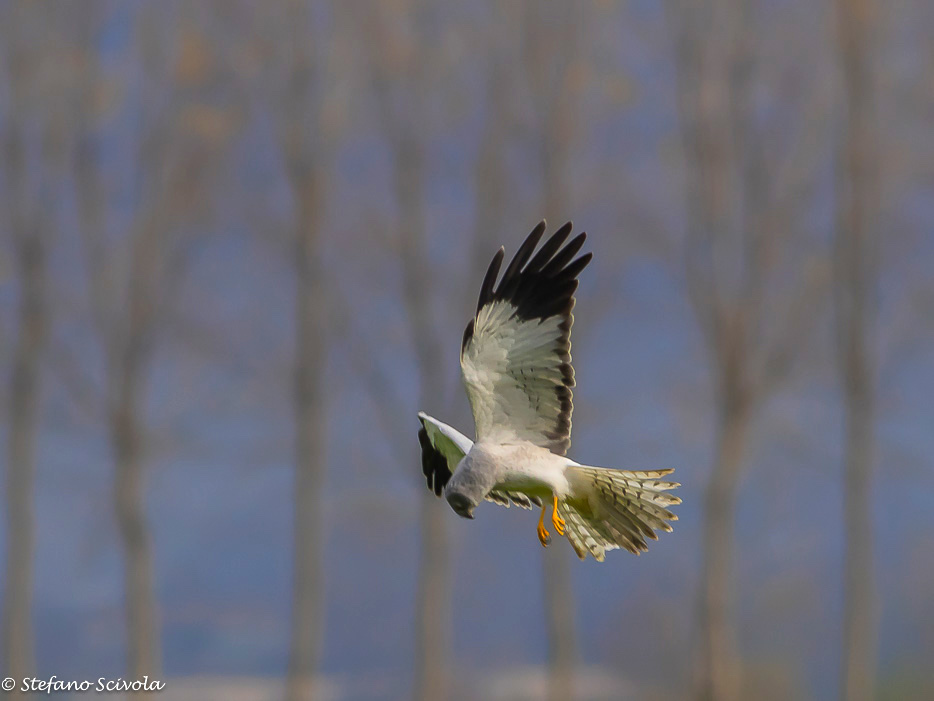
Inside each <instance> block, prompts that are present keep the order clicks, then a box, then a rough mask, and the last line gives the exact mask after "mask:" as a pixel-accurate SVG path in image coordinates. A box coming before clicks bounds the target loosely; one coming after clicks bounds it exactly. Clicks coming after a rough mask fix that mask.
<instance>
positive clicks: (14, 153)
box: [0, 2, 74, 695]
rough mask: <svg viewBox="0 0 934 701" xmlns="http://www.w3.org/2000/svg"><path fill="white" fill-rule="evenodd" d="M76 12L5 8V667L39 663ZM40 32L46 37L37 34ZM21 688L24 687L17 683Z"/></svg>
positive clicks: (28, 671)
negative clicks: (40, 564) (52, 262)
mask: <svg viewBox="0 0 934 701" xmlns="http://www.w3.org/2000/svg"><path fill="white" fill-rule="evenodd" d="M67 30H68V26H67V20H66V19H65V18H63V17H61V16H60V14H59V13H56V12H54V11H51V10H50V9H49V8H48V7H47V6H45V5H42V4H34V3H26V2H12V3H8V4H6V5H4V6H3V8H2V15H0V50H2V60H0V65H2V66H3V67H4V68H5V73H6V78H7V79H8V80H7V86H6V97H7V102H6V105H5V107H6V110H5V114H4V119H3V122H2V125H0V148H2V153H3V158H2V168H3V170H2V179H3V184H4V187H3V189H2V193H3V196H2V197H0V207H2V208H3V210H4V211H5V214H6V215H7V218H6V221H5V222H4V226H3V227H2V228H3V230H5V231H6V232H7V237H6V238H7V240H6V241H3V243H4V244H5V245H6V246H8V247H9V250H10V251H11V254H12V255H11V256H10V258H11V259H12V262H13V264H12V271H13V273H14V275H13V279H14V280H15V281H16V282H17V287H18V290H19V296H18V313H17V319H16V331H15V345H14V348H13V355H12V359H11V367H10V375H9V382H10V384H9V395H8V397H7V402H8V407H9V409H8V411H9V420H10V423H9V430H8V433H7V444H6V451H7V457H8V462H7V470H6V494H5V496H6V502H7V508H6V509H5V512H6V518H7V531H6V532H7V538H8V541H7V548H6V563H5V569H4V572H5V578H6V585H5V592H6V597H5V601H4V607H3V608H4V613H3V631H2V640H0V646H2V650H3V661H2V665H0V666H2V667H3V668H4V669H5V670H6V674H7V675H9V676H11V677H13V678H16V679H20V678H23V677H26V676H30V675H32V674H34V673H35V672H36V666H35V659H34V636H33V629H32V594H33V591H32V590H33V550H34V540H35V538H34V534H35V522H34V513H33V501H34V495H33V492H34V483H35V472H36V444H37V439H38V434H39V426H40V421H41V411H40V407H41V402H40V400H41V394H42V382H41V380H42V375H43V372H42V370H43V365H44V363H43V360H44V357H45V354H46V349H47V346H48V341H49V335H50V334H49V329H50V325H51V321H52V318H51V317H52V309H51V301H50V295H49V287H50V284H49V283H50V278H49V257H50V249H51V247H52V244H53V243H54V241H55V240H56V239H57V238H58V236H59V234H58V232H57V226H58V221H57V219H56V217H57V215H58V214H59V210H58V207H57V204H56V203H57V202H59V201H60V199H61V194H62V189H63V187H64V185H65V182H66V181H65V177H64V176H65V174H66V172H67V169H66V168H65V166H66V163H67V143H68V136H69V130H68V109H67V107H68V102H69V100H70V99H71V98H72V97H73V94H74V85H73V84H72V82H71V80H70V78H71V72H70V71H69V70H68V68H67V67H63V66H62V64H63V63H66V65H67V62H66V59H67V57H68V56H69V55H70V51H71V49H72V48H73V47H72V45H71V43H70V41H69V38H70V37H69V33H68V31H67ZM38 35H42V36H44V37H45V40H44V41H43V42H41V43H39V42H36V41H35V38H36V36H38ZM13 694H14V695H18V694H19V691H18V689H17V690H14V692H13Z"/></svg>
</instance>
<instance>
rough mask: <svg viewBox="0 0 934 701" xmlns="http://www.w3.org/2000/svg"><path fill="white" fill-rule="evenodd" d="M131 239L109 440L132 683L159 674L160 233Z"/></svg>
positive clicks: (145, 227) (150, 228)
mask: <svg viewBox="0 0 934 701" xmlns="http://www.w3.org/2000/svg"><path fill="white" fill-rule="evenodd" d="M138 226H139V227H140V228H139V229H138V230H137V231H136V232H134V234H133V236H134V240H133V244H132V246H133V247H132V251H131V270H130V288H129V291H128V293H127V303H126V308H125V310H124V311H123V313H124V316H123V318H122V320H121V322H122V323H120V324H119V330H116V329H117V327H114V331H113V332H112V333H113V336H112V337H111V343H113V345H111V347H110V357H109V364H110V376H109V377H108V391H109V396H110V401H109V405H110V417H109V418H110V440H111V446H112V450H113V453H114V470H115V474H114V493H113V498H114V510H115V513H116V516H117V526H118V528H119V532H120V540H121V546H122V548H123V559H124V563H123V566H124V585H125V589H124V597H125V608H126V625H127V674H129V675H130V676H131V677H132V678H134V679H139V678H142V676H143V675H147V674H148V675H149V676H150V677H153V676H156V675H158V674H160V672H161V671H162V655H161V651H160V638H161V634H160V631H159V621H158V614H157V605H156V594H155V584H154V581H153V578H154V574H153V573H154V568H153V557H152V541H151V539H150V534H149V525H148V522H147V518H146V497H145V493H146V490H145V476H144V461H145V445H144V438H143V436H144V429H143V426H144V412H145V397H146V386H147V378H146V373H147V372H148V369H149V361H150V359H151V356H152V343H151V341H152V333H153V326H152V325H153V322H154V316H155V309H156V304H157V303H156V299H155V297H156V293H157V290H158V283H157V278H158V275H159V269H160V264H159V256H158V252H159V246H160V243H159V242H160V234H161V233H163V232H162V231H161V230H160V229H159V228H158V227H157V226H155V224H154V223H153V222H151V221H146V220H145V219H144V220H143V221H141V222H140V223H139V224H138Z"/></svg>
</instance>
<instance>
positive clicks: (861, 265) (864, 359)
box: [834, 0, 879, 701]
mask: <svg viewBox="0 0 934 701" xmlns="http://www.w3.org/2000/svg"><path fill="white" fill-rule="evenodd" d="M873 14H874V10H873V3H872V0H837V2H836V15H837V32H838V46H839V52H840V64H841V68H842V88H843V91H842V97H843V109H842V113H841V119H842V134H841V138H840V142H839V150H838V154H837V164H836V175H837V182H836V200H837V201H836V251H835V264H836V267H835V285H834V293H835V294H834V302H835V308H836V316H837V365H838V368H839V372H840V379H841V383H842V385H843V394H844V398H845V401H844V411H845V415H846V419H845V424H846V429H845V430H846V438H845V440H846V448H845V458H844V460H845V468H844V475H845V476H844V538H845V544H846V545H845V547H846V554H845V566H844V581H845V584H844V606H843V616H844V621H843V634H844V637H843V669H842V675H841V687H840V698H841V699H842V700H843V701H865V700H868V699H871V698H874V697H875V691H876V659H875V624H874V611H875V605H874V597H873V557H872V494H871V489H872V465H873V457H874V449H875V440H874V419H873V416H874V404H875V389H874V388H875V374H876V371H875V363H874V359H873V353H872V343H871V339H872V337H873V318H874V314H873V310H874V299H875V297H876V277H877V268H878V259H879V250H878V241H877V240H876V236H875V232H874V220H875V214H876V209H877V207H878V203H879V191H878V156H877V153H878V147H877V144H876V141H877V139H876V129H875V125H874V109H873V102H874V80H873V66H872V56H873V46H874V44H875V42H874V31H873V20H874V18H873Z"/></svg>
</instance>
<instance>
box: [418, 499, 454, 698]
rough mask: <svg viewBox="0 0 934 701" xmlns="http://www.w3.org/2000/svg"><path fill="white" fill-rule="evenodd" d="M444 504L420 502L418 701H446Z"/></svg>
mask: <svg viewBox="0 0 934 701" xmlns="http://www.w3.org/2000/svg"><path fill="white" fill-rule="evenodd" d="M443 507H444V503H443V502H442V501H440V500H439V499H438V498H436V497H435V495H434V494H432V493H431V492H428V491H424V493H423V494H422V499H421V539H420V540H419V558H420V559H419V568H418V569H419V580H418V589H419V591H418V604H417V607H418V608H417V612H416V622H415V625H416V631H415V634H416V650H415V684H416V687H415V695H414V698H416V699H419V701H442V700H443V699H446V698H447V682H448V672H449V670H448V666H447V662H448V647H447V646H448V609H449V605H448V602H449V597H448V593H447V591H448V574H447V573H448V554H447V553H448V538H447V528H446V524H445V521H444V516H445V514H444V511H443Z"/></svg>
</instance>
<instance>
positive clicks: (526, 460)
mask: <svg viewBox="0 0 934 701" xmlns="http://www.w3.org/2000/svg"><path fill="white" fill-rule="evenodd" d="M576 464H577V463H575V462H574V461H572V460H569V459H568V458H566V457H563V456H561V455H555V454H554V453H552V452H551V451H550V450H546V449H545V448H539V447H538V446H537V445H532V444H531V443H517V444H504V443H489V442H483V443H474V444H473V447H472V448H471V449H470V452H469V453H467V455H465V456H464V459H463V460H462V461H461V462H460V464H459V465H458V466H457V469H456V470H455V471H454V474H453V475H452V476H451V483H453V484H454V485H455V486H456V485H457V484H458V483H459V482H460V480H461V479H476V475H477V474H487V473H489V474H492V475H494V476H495V480H496V482H495V484H494V486H493V489H494V490H498V491H502V492H522V493H523V494H525V495H526V496H529V497H533V498H537V499H545V498H547V497H550V496H552V495H553V494H554V495H557V496H558V498H559V499H564V498H566V497H567V496H568V495H569V493H570V487H569V485H568V479H567V476H566V475H565V470H566V469H567V468H568V467H569V466H571V465H576ZM462 475H463V477H462Z"/></svg>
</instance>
